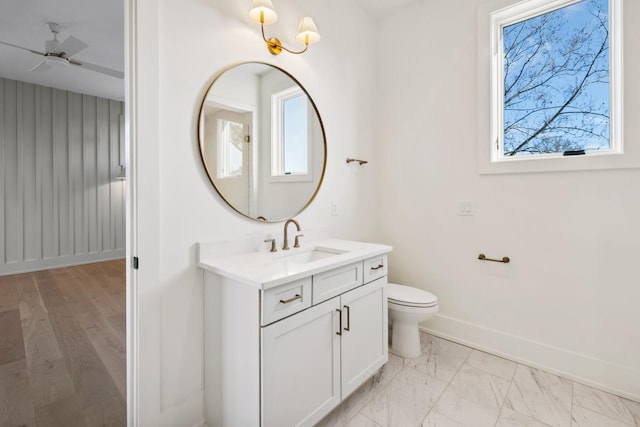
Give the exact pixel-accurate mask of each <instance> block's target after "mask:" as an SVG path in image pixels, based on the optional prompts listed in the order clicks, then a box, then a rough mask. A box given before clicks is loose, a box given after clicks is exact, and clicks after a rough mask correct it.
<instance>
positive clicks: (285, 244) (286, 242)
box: [282, 218, 302, 251]
mask: <svg viewBox="0 0 640 427" xmlns="http://www.w3.org/2000/svg"><path fill="white" fill-rule="evenodd" d="M290 223H294V224H295V225H296V229H297V231H302V229H301V228H300V224H298V221H296V220H295V219H293V218H291V219H288V220H287V222H285V223H284V242H283V244H282V250H283V251H286V250H289V237H288V234H287V228H288V226H289V224H290ZM300 236H302V234H296V240H295V242H294V244H293V247H294V248H299V247H300V242H298V237H300Z"/></svg>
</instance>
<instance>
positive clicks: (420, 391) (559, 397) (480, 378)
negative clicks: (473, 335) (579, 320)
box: [317, 333, 640, 427]
mask: <svg viewBox="0 0 640 427" xmlns="http://www.w3.org/2000/svg"><path fill="white" fill-rule="evenodd" d="M421 341H422V356H421V357H419V358H417V359H403V358H401V357H397V356H394V355H393V354H391V353H390V354H389V362H388V363H387V364H386V365H385V366H384V368H383V369H382V371H381V372H379V373H378V374H377V375H375V376H374V377H373V378H371V379H370V380H369V381H367V382H366V383H365V384H363V385H362V386H361V387H360V388H359V389H358V390H356V391H355V392H354V393H353V394H352V395H351V396H349V398H347V400H345V401H344V402H343V403H342V404H341V405H340V406H338V407H337V408H336V409H335V410H334V411H333V412H331V413H330V414H328V415H327V416H326V417H325V418H324V419H323V420H321V421H320V422H319V423H318V424H317V427H329V426H331V427H339V426H344V427H461V426H462V427H484V426H487V427H493V426H496V427H544V426H553V427H556V426H557V427H565V426H566V427H630V426H634V427H640V403H638V402H634V401H631V400H627V399H623V398H621V397H618V396H614V395H612V394H609V393H605V392H603V391H600V390H597V389H595V388H592V387H588V386H586V385H583V384H579V383H576V382H573V381H571V380H567V379H565V378H561V377H558V376H557V375H553V374H549V373H547V372H543V371H540V370H538V369H534V368H530V367H528V366H524V365H520V364H518V363H516V362H512V361H510V360H506V359H502V358H500V357H496V356H493V355H491V354H487V353H484V352H481V351H478V350H474V349H472V348H469V347H465V346H463V345H460V344H456V343H453V342H451V341H447V340H444V339H441V338H438V337H435V336H432V335H428V334H425V333H421Z"/></svg>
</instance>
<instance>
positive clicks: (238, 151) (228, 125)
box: [217, 119, 245, 178]
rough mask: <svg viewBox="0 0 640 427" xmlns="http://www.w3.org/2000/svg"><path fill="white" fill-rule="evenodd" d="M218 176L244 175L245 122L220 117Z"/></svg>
mask: <svg viewBox="0 0 640 427" xmlns="http://www.w3.org/2000/svg"><path fill="white" fill-rule="evenodd" d="M217 122H218V123H217V125H218V174H217V175H218V178H231V177H234V176H240V175H242V160H243V153H242V150H243V144H244V138H245V131H244V124H243V123H237V122H234V121H231V120H225V119H218V120H217Z"/></svg>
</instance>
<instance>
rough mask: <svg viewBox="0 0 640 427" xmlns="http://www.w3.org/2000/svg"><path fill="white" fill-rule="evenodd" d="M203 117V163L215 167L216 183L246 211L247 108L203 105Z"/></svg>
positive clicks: (248, 118) (247, 192)
mask: <svg viewBox="0 0 640 427" xmlns="http://www.w3.org/2000/svg"><path fill="white" fill-rule="evenodd" d="M205 111H206V113H205V116H204V117H205V120H204V129H203V132H204V135H205V141H214V142H215V143H210V144H208V145H205V146H203V155H204V157H205V159H204V160H205V164H206V165H209V166H207V167H208V168H209V167H211V166H213V167H214V168H215V170H213V171H209V174H210V175H212V176H215V178H216V187H217V188H218V190H219V192H220V194H224V195H225V198H226V199H227V202H228V203H230V204H231V205H232V206H234V207H235V208H236V210H238V211H240V212H242V213H247V214H249V215H250V210H249V207H250V194H251V191H250V187H249V185H250V182H251V180H250V179H251V171H250V168H251V161H250V158H251V149H250V147H251V145H250V144H251V133H250V125H251V121H252V113H251V112H237V111H231V110H228V109H223V108H218V107H212V106H210V105H207V106H206V110H205Z"/></svg>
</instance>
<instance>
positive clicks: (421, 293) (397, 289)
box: [387, 283, 438, 308]
mask: <svg viewBox="0 0 640 427" xmlns="http://www.w3.org/2000/svg"><path fill="white" fill-rule="evenodd" d="M387 299H388V300H389V303H390V304H394V305H399V306H404V307H417V308H420V307H423V308H428V307H435V306H437V305H438V298H437V297H436V296H435V295H433V294H431V293H429V292H427V291H425V290H422V289H418V288H413V287H411V286H404V285H398V284H395V283H389V284H388V288H387Z"/></svg>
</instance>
